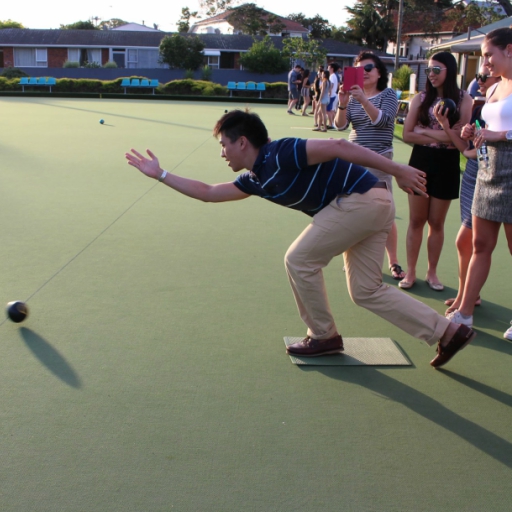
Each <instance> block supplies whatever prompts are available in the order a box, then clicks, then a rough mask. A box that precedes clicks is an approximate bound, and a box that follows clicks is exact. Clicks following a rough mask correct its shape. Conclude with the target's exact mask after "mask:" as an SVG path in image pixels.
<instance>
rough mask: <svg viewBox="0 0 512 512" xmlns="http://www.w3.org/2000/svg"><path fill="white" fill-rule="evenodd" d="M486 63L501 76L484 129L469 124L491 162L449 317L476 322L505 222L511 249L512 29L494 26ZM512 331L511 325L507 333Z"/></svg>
mask: <svg viewBox="0 0 512 512" xmlns="http://www.w3.org/2000/svg"><path fill="white" fill-rule="evenodd" d="M482 55H483V59H484V60H483V64H484V66H486V67H487V68H488V70H489V73H490V75H491V76H492V77H501V81H500V82H498V83H497V84H495V85H493V86H492V87H490V88H489V89H488V91H487V100H486V103H485V105H484V106H483V108H482V118H483V119H485V122H486V124H487V126H486V128H483V129H481V130H476V129H475V127H474V126H471V127H470V128H468V129H469V130H470V133H469V135H473V142H474V144H475V147H476V148H480V147H481V146H482V145H483V144H486V145H487V151H488V157H489V159H488V164H487V165H483V166H481V167H480V168H479V169H478V174H477V180H476V186H475V195H474V198H473V206H472V209H471V213H472V216H473V219H472V222H473V254H472V255H471V259H470V262H469V267H468V273H467V277H466V283H465V287H464V293H463V295H462V301H461V304H460V306H459V308H458V309H457V310H455V311H452V312H450V313H449V314H448V315H447V317H448V318H450V319H453V320H454V321H458V322H460V323H463V324H464V325H467V326H472V325H473V310H474V307H475V303H476V301H477V300H478V297H479V295H480V291H481V289H482V287H483V285H484V284H485V282H486V280H487V276H488V275H489V271H490V268H491V258H492V253H493V251H494V248H495V247H496V244H497V242H498V235H499V231H500V228H501V225H502V224H503V227H504V229H505V236H506V238H507V242H508V248H509V251H510V252H511V253H512V29H510V28H499V29H496V30H492V31H491V32H489V33H488V34H486V36H485V37H484V41H483V43H482ZM510 335H511V329H510V328H509V329H508V330H507V331H506V332H505V333H504V337H505V338H507V339H508V336H510Z"/></svg>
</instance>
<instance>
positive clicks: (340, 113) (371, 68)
mask: <svg viewBox="0 0 512 512" xmlns="http://www.w3.org/2000/svg"><path fill="white" fill-rule="evenodd" d="M354 65H355V66H358V67H362V68H363V69H364V79H363V89H361V88H360V87H359V86H358V85H354V86H352V87H351V89H350V91H344V90H343V89H342V88H341V87H340V89H339V92H338V108H337V114H336V117H335V119H334V122H335V124H336V126H337V127H338V130H346V129H347V128H348V127H349V125H352V130H351V131H350V135H349V139H348V140H349V141H350V142H354V143H355V144H359V145H360V146H363V147H365V148H368V149H371V150H372V151H375V152H376V153H379V154H380V155H382V156H385V157H386V158H389V159H390V160H392V159H393V135H394V129H395V117H396V113H397V111H398V100H397V97H396V93H395V91H394V90H393V89H390V88H388V86H387V82H388V77H387V69H386V66H385V64H384V63H383V62H382V60H381V59H380V58H379V57H378V56H377V55H375V54H374V53H372V52H367V51H363V52H361V53H360V54H359V55H358V56H357V57H356V60H355V62H354ZM369 170H370V172H371V173H372V174H374V175H375V176H376V177H377V178H379V180H382V181H385V182H386V183H387V185H388V190H390V191H391V190H392V183H393V177H392V176H390V175H389V174H386V173H385V172H382V171H379V170H378V169H369ZM397 245H398V230H397V227H396V222H393V225H392V227H391V230H390V232H389V235H388V239H387V242H386V252H387V255H388V263H389V269H390V270H391V275H392V277H393V279H397V280H401V279H403V278H404V277H405V272H404V271H403V270H402V267H401V266H400V265H399V264H398V255H397Z"/></svg>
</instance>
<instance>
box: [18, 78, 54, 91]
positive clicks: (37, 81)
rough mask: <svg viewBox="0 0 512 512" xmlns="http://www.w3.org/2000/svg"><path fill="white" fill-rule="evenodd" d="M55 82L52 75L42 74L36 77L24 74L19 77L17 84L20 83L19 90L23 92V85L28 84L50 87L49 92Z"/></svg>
mask: <svg viewBox="0 0 512 512" xmlns="http://www.w3.org/2000/svg"><path fill="white" fill-rule="evenodd" d="M56 84H57V80H56V79H55V78H53V77H48V78H46V77H44V76H41V77H39V78H37V77H30V78H29V77H28V76H24V77H21V78H20V81H19V84H18V85H21V90H22V92H25V87H26V86H30V87H49V88H50V92H52V85H56Z"/></svg>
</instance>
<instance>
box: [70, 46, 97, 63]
mask: <svg viewBox="0 0 512 512" xmlns="http://www.w3.org/2000/svg"><path fill="white" fill-rule="evenodd" d="M68 61H69V62H79V63H80V66H84V65H85V64H87V63H89V64H90V63H92V62H94V63H96V64H99V65H100V66H101V50H99V49H94V50H93V49H91V48H89V49H87V48H68Z"/></svg>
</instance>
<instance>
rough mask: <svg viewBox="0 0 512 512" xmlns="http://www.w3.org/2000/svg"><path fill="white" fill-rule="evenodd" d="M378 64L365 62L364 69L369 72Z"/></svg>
mask: <svg viewBox="0 0 512 512" xmlns="http://www.w3.org/2000/svg"><path fill="white" fill-rule="evenodd" d="M376 67H377V66H376V65H375V64H365V65H364V66H363V69H364V70H365V71H366V72H367V73H369V72H370V71H371V70H372V69H373V68H376Z"/></svg>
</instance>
